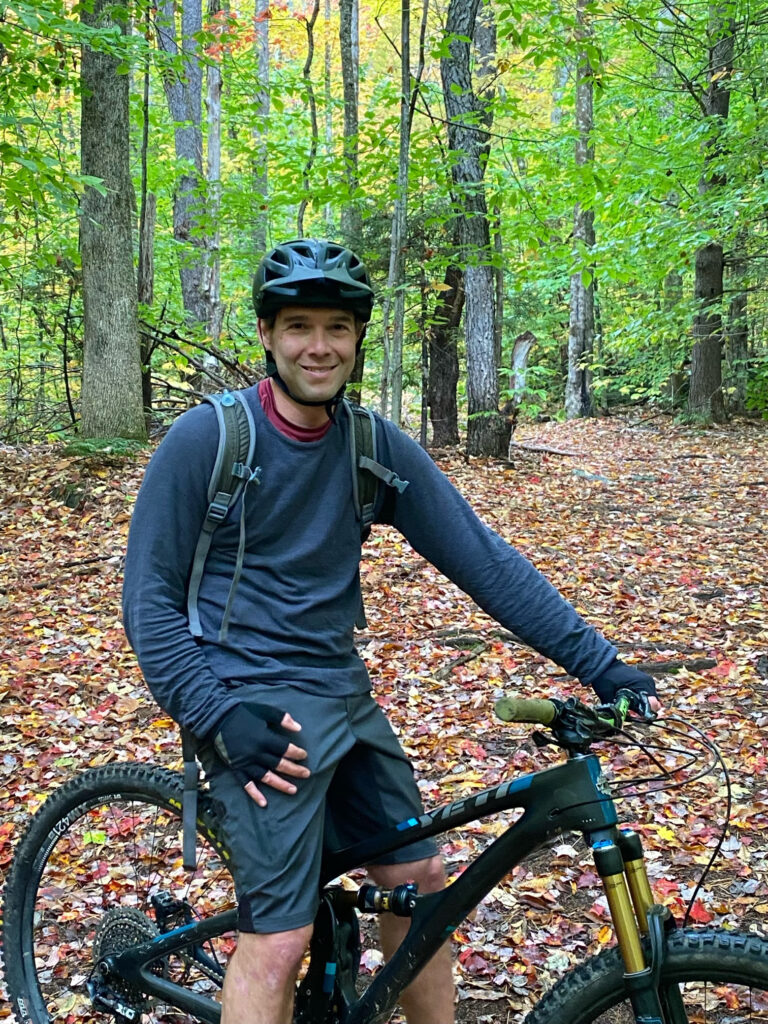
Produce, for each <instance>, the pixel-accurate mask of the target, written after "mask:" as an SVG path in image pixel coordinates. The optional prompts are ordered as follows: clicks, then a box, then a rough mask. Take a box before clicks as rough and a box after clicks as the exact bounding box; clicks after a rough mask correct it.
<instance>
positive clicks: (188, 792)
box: [181, 728, 200, 871]
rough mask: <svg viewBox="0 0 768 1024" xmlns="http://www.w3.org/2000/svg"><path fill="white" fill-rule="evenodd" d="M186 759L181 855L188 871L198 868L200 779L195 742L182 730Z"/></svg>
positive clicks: (182, 744)
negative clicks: (198, 798) (198, 789)
mask: <svg viewBox="0 0 768 1024" xmlns="http://www.w3.org/2000/svg"><path fill="white" fill-rule="evenodd" d="M181 751H182V755H183V757H184V790H183V792H182V795H181V855H182V860H183V862H184V867H185V869H186V870H187V871H194V870H195V867H196V866H197V864H196V862H197V784H198V781H199V778H200V775H199V772H198V770H197V759H196V757H195V741H194V739H193V737H192V734H191V733H190V732H189V730H188V729H184V728H182V730H181Z"/></svg>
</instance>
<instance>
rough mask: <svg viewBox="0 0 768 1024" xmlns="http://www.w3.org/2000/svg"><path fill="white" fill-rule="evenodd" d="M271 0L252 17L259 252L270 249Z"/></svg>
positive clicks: (258, 6)
mask: <svg viewBox="0 0 768 1024" xmlns="http://www.w3.org/2000/svg"><path fill="white" fill-rule="evenodd" d="M269 16H270V15H269V0H256V9H255V12H254V18H253V29H254V42H253V46H254V49H255V51H256V66H257V73H258V80H259V84H258V88H257V90H256V121H255V125H254V128H253V146H254V156H253V191H254V197H255V199H256V214H255V216H254V220H253V246H254V250H255V252H256V255H257V256H260V255H261V254H262V253H265V252H266V251H267V236H268V230H267V228H268V224H269V214H268V212H267V210H268V206H267V200H268V198H269V172H268V165H267V124H268V118H269Z"/></svg>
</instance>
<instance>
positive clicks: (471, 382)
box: [440, 0, 510, 455]
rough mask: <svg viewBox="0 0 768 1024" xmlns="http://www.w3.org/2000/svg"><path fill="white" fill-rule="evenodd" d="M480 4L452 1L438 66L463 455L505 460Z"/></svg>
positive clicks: (505, 430) (506, 426) (488, 115)
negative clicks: (475, 56) (474, 55)
mask: <svg viewBox="0 0 768 1024" xmlns="http://www.w3.org/2000/svg"><path fill="white" fill-rule="evenodd" d="M479 2H480V0H450V4H449V7H448V16H447V19H446V38H447V43H448V52H449V55H448V56H445V57H443V58H442V59H441V61H440V73H441V77H442V84H443V96H444V99H445V109H446V114H447V117H448V138H449V141H450V146H451V150H452V151H453V157H454V160H453V164H452V167H451V173H452V176H453V182H454V185H455V188H456V191H457V193H458V198H459V201H460V202H461V205H462V210H461V212H460V214H459V216H458V218H457V224H458V232H459V241H460V244H461V250H462V260H463V261H464V262H465V264H466V271H465V277H464V289H465V296H466V310H465V339H466V348H467V404H468V412H469V420H468V425H467V451H468V452H469V454H470V455H506V454H507V452H508V450H509V437H510V427H509V424H508V423H507V421H506V419H505V418H504V417H503V416H502V414H501V413H500V411H499V380H498V364H497V362H496V358H495V345H494V276H493V253H492V248H491V240H490V229H489V224H488V208H487V204H486V198H485V188H484V185H483V174H484V170H485V163H486V160H487V157H488V151H489V136H488V130H489V128H490V124H491V109H490V107H487V106H485V105H484V103H483V102H482V101H480V100H478V98H477V97H476V96H475V93H474V91H473V87H472V78H471V72H470V44H469V42H468V40H470V39H472V37H473V34H474V29H475V20H476V16H477V11H478V7H479Z"/></svg>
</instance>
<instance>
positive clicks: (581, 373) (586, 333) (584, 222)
mask: <svg viewBox="0 0 768 1024" xmlns="http://www.w3.org/2000/svg"><path fill="white" fill-rule="evenodd" d="M587 3H588V0H578V3H577V6H576V17H577V23H578V33H579V38H580V39H582V40H584V39H586V40H588V39H589V37H590V36H591V35H592V31H591V28H590V26H589V22H588V20H587V14H586V6H587ZM594 72H595V68H593V67H592V64H591V61H590V58H589V54H588V52H587V50H586V48H585V49H584V50H582V51H581V52H580V53H579V56H578V60H577V69H576V110H575V116H576V144H575V163H576V169H577V176H578V179H579V180H583V173H580V172H583V168H585V167H588V166H590V165H591V164H592V163H593V162H594V159H595V150H594V147H593V145H592V132H593V131H594V107H593V76H594ZM573 240H574V246H575V257H576V259H577V260H580V259H583V256H584V254H585V253H589V252H591V251H592V249H594V246H595V215H594V212H593V211H592V208H591V206H590V207H585V206H584V204H583V203H580V202H577V203H576V206H575V208H574V213H573ZM592 275H593V271H592V269H591V267H590V268H589V269H586V268H579V269H578V270H577V271H576V273H574V274H572V275H571V304H570V321H569V331H568V378H567V381H566V385H565V415H566V417H567V418H568V419H569V420H570V419H577V418H578V417H581V416H590V415H591V414H592V393H591V392H592V373H591V370H590V367H589V363H590V360H591V357H592V349H593V345H594V338H595V289H594V280H593V276H592Z"/></svg>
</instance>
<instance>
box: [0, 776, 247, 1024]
mask: <svg viewBox="0 0 768 1024" xmlns="http://www.w3.org/2000/svg"><path fill="white" fill-rule="evenodd" d="M182 790H183V785H182V778H181V776H180V775H179V774H178V773H176V772H172V771H168V770H167V769H164V768H159V767H152V766H145V765H138V764H117V765H107V766H105V767H102V768H95V769H89V770H87V771H85V772H82V773H80V774H79V775H77V776H76V777H75V778H73V779H72V780H71V781H70V782H68V783H66V784H65V785H64V786H62V787H61V788H60V789H58V790H56V791H55V792H54V793H53V794H52V796H51V797H49V798H48V799H47V800H46V801H45V803H44V804H43V805H42V807H41V808H40V810H39V811H38V812H37V813H36V814H35V816H34V817H33V818H32V820H31V821H30V823H29V825H28V827H27V830H26V832H25V834H24V836H23V838H22V840H21V842H20V843H19V846H18V848H17V851H16V854H15V857H14V861H13V865H12V867H11V871H10V873H9V875H8V879H7V883H6V888H5V897H4V908H3V910H4V913H3V958H4V969H5V980H6V984H7V987H8V991H9V995H10V998H11V1004H12V1006H13V1009H14V1012H15V1014H16V1019H17V1021H18V1024H48V1022H50V1021H59V1022H66V1024H69V1022H75V1021H76V1022H77V1024H106V1022H108V1021H111V1020H112V1017H111V1015H109V1014H105V1013H103V1012H96V1011H95V1010H94V1008H93V1005H92V1002H91V999H90V996H89V994H88V990H87V981H88V978H89V976H91V974H92V972H93V967H94V958H95V955H94V950H95V948H96V945H97V943H100V944H101V945H100V946H99V948H100V949H102V950H104V948H105V944H111V945H110V947H109V948H110V949H114V948H115V944H117V948H125V946H126V945H131V944H133V943H135V942H137V941H142V940H143V939H145V938H147V937H151V936H152V934H153V933H155V932H156V929H157V924H156V920H155V916H156V915H155V911H154V908H153V906H152V904H151V903H150V897H151V896H152V894H153V893H157V892H159V891H164V892H167V893H169V894H170V895H171V896H173V897H174V898H176V899H179V900H185V901H186V902H187V903H188V904H189V906H190V907H191V908H192V914H193V917H198V916H199V917H203V916H208V915H210V914H213V913H216V912H217V911H220V910H225V909H228V908H230V907H233V906H234V905H235V895H234V886H233V883H232V879H231V876H230V873H229V870H228V868H227V854H226V851H225V849H224V847H223V844H222V842H221V840H220V838H219V836H218V829H217V821H216V815H215V811H214V808H213V805H212V802H211V801H210V798H209V797H208V795H207V794H205V793H201V794H200V796H199V801H198V814H197V865H196V868H195V870H194V871H193V872H190V871H186V870H185V869H184V867H183V865H182V850H181V799H182ZM105 915H108V916H106V917H105ZM105 921H106V926H105V923H104V922H105ZM179 923H183V922H182V921H179ZM233 947H234V936H233V935H228V936H222V937H220V938H217V939H215V940H212V942H211V943H209V944H207V946H206V948H205V950H204V954H205V956H204V957H202V958H198V960H197V961H196V960H195V958H194V956H191V955H189V954H184V955H183V956H178V957H176V958H168V962H163V963H160V964H158V965H157V970H158V971H162V972H163V973H164V974H165V976H166V977H169V978H171V979H172V980H174V981H177V982H178V983H179V984H184V985H186V986H188V987H192V986H194V987H195V988H196V989H197V990H198V991H205V992H208V993H209V994H210V995H211V996H213V997H215V996H216V993H217V992H218V989H219V987H220V977H217V975H218V974H219V972H223V969H224V967H225V966H226V962H227V959H228V956H229V955H230V953H231V951H232V949H233ZM206 957H207V958H209V959H208V960H207V961H206V960H205V958H206ZM199 959H203V960H204V961H205V962H204V963H203V966H202V967H201V966H200V963H199ZM211 962H213V966H210V965H211ZM121 995H123V996H124V997H125V998H126V999H127V1001H128V1002H129V1003H132V1004H133V1005H134V1006H138V1007H139V1008H140V1010H141V1013H142V1018H141V1019H142V1020H144V1021H147V1022H152V1024H160V1022H163V1021H169V1022H170V1021H173V1022H174V1024H182V1022H186V1021H190V1020H191V1018H189V1017H185V1015H184V1014H181V1013H180V1012H179V1011H177V1010H171V1009H169V1008H167V1007H163V1006H159V1005H157V1004H153V1003H151V1002H150V1001H148V1000H146V999H144V998H143V997H142V995H141V993H138V992H135V991H132V990H131V989H130V988H126V990H125V992H122V993H121Z"/></svg>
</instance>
